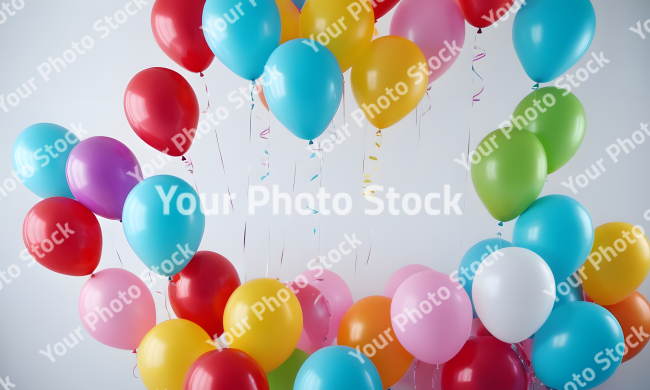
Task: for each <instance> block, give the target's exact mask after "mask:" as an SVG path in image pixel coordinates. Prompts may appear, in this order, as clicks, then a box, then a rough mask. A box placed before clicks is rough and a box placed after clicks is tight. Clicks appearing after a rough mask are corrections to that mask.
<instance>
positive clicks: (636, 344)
mask: <svg viewBox="0 0 650 390" xmlns="http://www.w3.org/2000/svg"><path fill="white" fill-rule="evenodd" d="M604 307H605V309H607V311H609V312H610V313H612V315H613V316H614V317H615V318H616V320H617V321H618V323H619V325H621V328H622V330H623V334H624V336H625V353H624V356H623V361H622V362H621V363H625V362H626V361H628V360H630V359H632V358H633V357H635V356H636V355H638V354H639V352H641V351H642V350H643V348H645V346H646V344H648V340H649V338H648V335H647V334H646V333H645V332H644V330H643V327H644V326H645V328H646V329H650V302H648V300H647V299H646V298H645V297H644V296H643V295H641V293H640V292H638V291H635V292H633V293H632V294H631V295H630V296H628V297H627V298H625V299H623V300H622V301H620V302H619V303H616V304H614V305H610V306H604Z"/></svg>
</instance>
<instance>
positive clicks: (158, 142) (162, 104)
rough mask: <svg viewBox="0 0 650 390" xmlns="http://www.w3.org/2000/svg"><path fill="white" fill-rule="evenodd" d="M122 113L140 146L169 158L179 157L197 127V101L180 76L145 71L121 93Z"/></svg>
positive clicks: (159, 70)
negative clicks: (146, 146)
mask: <svg viewBox="0 0 650 390" xmlns="http://www.w3.org/2000/svg"><path fill="white" fill-rule="evenodd" d="M124 112H125V113H126V119H127V120H128V121H129V124H130V125H131V128H133V130H134V131H135V133H136V134H137V135H138V137H140V138H141V139H142V140H143V141H144V142H146V143H147V144H148V145H149V146H151V147H153V148H154V149H157V150H159V151H161V152H163V153H166V154H168V155H170V156H182V155H183V154H185V153H186V152H187V151H188V150H189V148H190V146H192V141H193V139H194V135H195V133H196V126H197V125H198V123H199V101H198V100H197V99H196V95H195V94H194V90H192V87H191V86H190V84H189V83H188V82H187V81H186V80H185V79H184V78H183V76H181V75H180V74H178V73H176V72H174V71H173V70H171V69H167V68H149V69H145V70H143V71H142V72H140V73H138V74H136V75H135V77H133V79H131V81H130V82H129V85H127V87H126V92H125V93H124Z"/></svg>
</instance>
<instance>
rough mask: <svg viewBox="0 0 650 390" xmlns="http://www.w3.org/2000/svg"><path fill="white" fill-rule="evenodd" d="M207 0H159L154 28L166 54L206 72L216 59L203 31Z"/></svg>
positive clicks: (187, 65)
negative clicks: (204, 9)
mask: <svg viewBox="0 0 650 390" xmlns="http://www.w3.org/2000/svg"><path fill="white" fill-rule="evenodd" d="M204 5H205V0H188V1H182V2H180V1H176V0H156V2H155V3H154V4H153V8H152V9H151V30H152V31H153V37H154V38H156V43H158V46H159V47H160V48H161V49H162V51H163V52H165V54H167V57H169V58H171V59H172V60H174V62H176V63H177V64H178V65H180V66H182V67H183V68H185V69H187V70H189V71H190V72H195V73H198V72H203V71H204V70H206V69H207V68H208V66H210V64H211V63H212V60H214V54H212V51H210V48H209V47H208V44H207V43H206V42H205V37H204V36H203V32H202V31H201V18H202V15H203V6H204Z"/></svg>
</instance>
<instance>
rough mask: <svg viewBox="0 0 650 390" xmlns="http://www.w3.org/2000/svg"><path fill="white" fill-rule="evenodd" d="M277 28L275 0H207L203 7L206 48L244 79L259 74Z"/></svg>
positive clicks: (277, 40)
mask: <svg viewBox="0 0 650 390" xmlns="http://www.w3.org/2000/svg"><path fill="white" fill-rule="evenodd" d="M281 32H282V23H281V22H280V10H278V5H277V4H276V3H275V0H248V1H246V0H244V1H239V0H207V1H206V2H205V6H204V7H203V35H204V36H205V40H206V41H207V43H208V46H209V47H210V50H212V52H213V53H214V55H215V56H217V58H218V59H219V61H221V62H222V63H223V64H224V65H225V66H226V67H227V68H228V69H230V70H232V71H233V72H235V73H236V74H237V76H239V77H242V78H244V79H246V80H256V79H257V78H258V77H260V76H261V75H262V72H264V64H266V60H267V59H268V58H269V56H270V55H271V53H272V52H273V50H275V49H276V48H277V47H278V45H279V44H280V34H281Z"/></svg>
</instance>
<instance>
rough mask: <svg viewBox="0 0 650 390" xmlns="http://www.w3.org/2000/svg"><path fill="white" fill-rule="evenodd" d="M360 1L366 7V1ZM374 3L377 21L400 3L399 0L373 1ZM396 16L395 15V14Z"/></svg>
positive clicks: (373, 7) (373, 8)
mask: <svg viewBox="0 0 650 390" xmlns="http://www.w3.org/2000/svg"><path fill="white" fill-rule="evenodd" d="M360 3H361V4H362V5H363V6H364V7H365V6H366V4H367V3H366V2H364V1H360ZM370 3H371V4H372V10H373V13H374V14H375V22H377V20H379V18H381V17H382V16H384V15H386V14H387V13H388V12H389V11H390V10H392V9H393V8H394V7H395V6H396V5H397V3H399V0H384V1H377V2H374V1H371V2H370ZM393 17H394V15H393Z"/></svg>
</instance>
